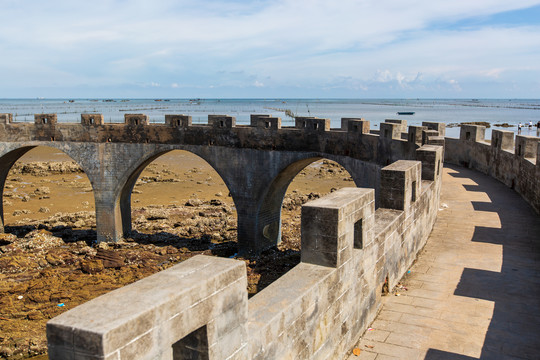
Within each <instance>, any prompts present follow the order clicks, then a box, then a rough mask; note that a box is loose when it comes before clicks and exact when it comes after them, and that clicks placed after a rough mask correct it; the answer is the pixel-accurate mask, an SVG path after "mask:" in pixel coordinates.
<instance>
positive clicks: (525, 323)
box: [425, 164, 540, 360]
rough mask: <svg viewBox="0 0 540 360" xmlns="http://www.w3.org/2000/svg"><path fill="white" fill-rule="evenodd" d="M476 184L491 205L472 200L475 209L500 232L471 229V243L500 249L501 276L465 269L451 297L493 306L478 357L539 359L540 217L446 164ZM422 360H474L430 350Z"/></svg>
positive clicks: (490, 183) (511, 195) (498, 188)
mask: <svg viewBox="0 0 540 360" xmlns="http://www.w3.org/2000/svg"><path fill="white" fill-rule="evenodd" d="M445 167H447V168H450V169H452V170H453V171H455V173H451V174H450V175H451V176H454V177H460V178H469V179H471V180H472V181H474V182H475V183H476V184H477V185H464V187H465V189H466V190H467V191H474V192H485V193H486V194H487V195H488V197H489V198H490V199H491V202H474V201H473V202H472V205H473V207H474V210H475V211H483V212H495V213H497V215H498V217H499V219H500V224H501V227H500V228H494V227H482V226H476V227H475V230H474V235H473V237H472V241H473V242H483V243H491V244H497V245H501V246H502V249H503V250H502V251H503V259H502V267H501V271H500V272H493V271H486V270H479V269H474V268H465V269H464V271H463V273H462V274H461V279H460V281H459V283H458V286H457V288H456V290H455V292H454V295H459V296H464V297H471V298H477V299H484V300H489V301H493V302H494V311H493V317H492V319H491V322H490V324H489V327H488V329H487V333H486V337H485V340H484V344H483V346H482V353H481V356H480V359H540V217H539V216H538V215H537V214H535V213H534V211H533V210H532V208H531V207H530V206H529V205H528V204H527V203H526V202H525V201H524V200H523V199H522V198H521V197H520V196H519V195H518V194H516V193H515V192H513V191H512V190H510V189H508V188H507V187H505V186H504V185H503V184H501V183H499V182H498V181H496V180H494V179H492V178H489V177H487V176H485V175H482V174H480V173H478V172H475V171H473V170H469V169H465V168H462V167H458V166H452V165H448V164H445ZM425 359H428V360H435V359H458V360H459V359H475V358H473V357H468V356H463V355H459V354H455V353H451V352H446V351H441V350H435V349H429V350H428V352H427V354H426V356H425Z"/></svg>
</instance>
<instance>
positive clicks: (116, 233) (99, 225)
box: [94, 189, 123, 242]
mask: <svg viewBox="0 0 540 360" xmlns="http://www.w3.org/2000/svg"><path fill="white" fill-rule="evenodd" d="M94 192H95V199H96V200H95V201H96V233H97V241H98V242H102V241H106V242H112V241H114V242H117V241H119V240H121V239H122V238H123V226H122V214H121V211H120V204H119V201H115V199H114V194H112V192H110V191H103V190H101V191H100V190H95V189H94Z"/></svg>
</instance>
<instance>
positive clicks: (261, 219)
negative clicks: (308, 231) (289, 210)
mask: <svg viewBox="0 0 540 360" xmlns="http://www.w3.org/2000/svg"><path fill="white" fill-rule="evenodd" d="M322 159H327V160H331V161H334V162H336V163H338V164H339V165H340V166H342V167H343V168H344V169H345V170H346V171H347V172H348V173H349V175H351V177H352V178H353V180H354V181H355V186H357V185H358V182H359V181H358V177H357V176H356V177H355V176H354V175H355V173H354V172H353V171H352V169H350V167H349V164H347V163H346V162H343V161H341V160H342V159H341V158H336V157H332V156H328V155H326V154H317V155H315V156H313V154H312V155H311V156H308V157H306V158H303V159H300V160H296V161H294V162H292V163H290V164H288V165H287V166H286V167H285V168H283V169H282V170H281V171H280V172H279V173H278V175H277V176H276V177H275V178H274V179H273V180H272V182H271V184H270V186H269V187H268V189H267V191H266V193H265V195H264V197H263V198H262V201H261V202H260V204H259V208H258V213H257V215H258V217H257V219H258V224H257V231H258V234H257V236H258V237H259V238H262V239H264V242H265V243H266V244H267V246H273V245H276V244H278V243H279V242H280V240H281V225H282V223H281V208H282V205H283V200H284V198H285V194H286V192H287V189H288V187H289V185H290V184H291V182H292V181H293V180H294V178H295V177H296V176H297V175H298V174H299V173H300V172H301V171H302V170H303V169H305V168H306V167H307V166H309V165H310V164H312V163H314V162H316V161H318V160H322ZM351 185H352V184H351Z"/></svg>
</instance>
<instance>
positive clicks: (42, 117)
mask: <svg viewBox="0 0 540 360" xmlns="http://www.w3.org/2000/svg"><path fill="white" fill-rule="evenodd" d="M57 121H58V120H57V116H56V114H34V123H35V124H39V125H55V124H56V123H57Z"/></svg>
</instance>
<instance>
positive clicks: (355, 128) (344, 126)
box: [341, 118, 369, 134]
mask: <svg viewBox="0 0 540 360" xmlns="http://www.w3.org/2000/svg"><path fill="white" fill-rule="evenodd" d="M341 130H343V131H349V132H359V133H361V134H369V121H367V120H365V119H363V118H341Z"/></svg>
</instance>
